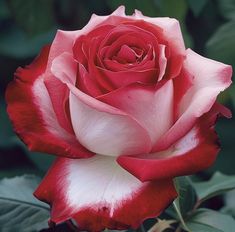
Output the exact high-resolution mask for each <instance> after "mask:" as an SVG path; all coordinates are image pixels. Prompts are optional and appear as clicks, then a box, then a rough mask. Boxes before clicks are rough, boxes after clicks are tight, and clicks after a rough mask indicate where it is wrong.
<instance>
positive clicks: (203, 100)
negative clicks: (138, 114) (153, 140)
mask: <svg viewBox="0 0 235 232" xmlns="http://www.w3.org/2000/svg"><path fill="white" fill-rule="evenodd" d="M184 68H185V70H186V71H187V72H189V74H190V75H192V76H193V77H194V79H193V84H192V85H193V87H192V88H190V90H189V91H187V93H186V94H185V95H184V96H183V98H182V100H181V102H180V104H179V109H178V112H179V115H180V117H179V119H178V120H177V121H176V123H175V124H174V126H173V127H172V128H171V129H170V130H169V131H168V132H167V133H166V134H165V135H164V136H163V137H162V138H161V139H160V140H159V141H158V143H157V144H156V146H155V148H154V150H155V151H157V150H163V149H166V148H168V147H169V146H170V145H171V144H173V143H174V142H175V141H177V140H178V139H179V138H181V137H182V136H183V135H185V133H187V131H189V130H190V128H192V126H193V124H194V123H195V121H196V120H197V118H199V117H200V116H201V115H203V114H204V113H206V112H208V111H209V110H210V109H211V107H212V105H213V104H214V103H215V101H216V97H217V95H218V94H219V93H220V92H222V91H224V90H225V89H226V88H228V86H229V85H230V84H231V76H232V68H231V66H229V65H225V64H223V63H220V62H217V61H213V60H210V59H207V58H204V57H202V56H200V55H198V54H197V53H195V52H193V51H192V50H190V49H188V50H187V57H186V60H185V63H184Z"/></svg>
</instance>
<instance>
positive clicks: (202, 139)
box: [117, 109, 219, 181]
mask: <svg viewBox="0 0 235 232" xmlns="http://www.w3.org/2000/svg"><path fill="white" fill-rule="evenodd" d="M218 113H219V112H218V111H217V109H215V110H214V109H213V110H212V111H211V112H209V113H207V114H206V115H205V116H203V117H202V118H200V119H199V121H198V122H197V123H196V125H195V126H194V127H193V128H192V129H191V130H190V131H189V132H188V133H187V134H186V135H185V136H184V137H183V138H181V139H180V140H179V141H178V142H177V143H175V144H174V145H173V146H171V147H170V148H169V149H167V150H165V151H162V152H156V153H153V154H146V155H139V156H122V157H119V158H118V160H117V161H118V163H119V164H120V165H121V166H122V167H123V168H125V169H126V170H127V171H129V172H130V173H132V174H133V175H134V176H136V177H137V178H138V179H140V180H141V181H149V180H160V179H164V178H173V177H176V176H182V175H191V174H194V173H195V172H198V171H201V170H204V169H206V168H208V167H209V166H211V165H212V163H213V162H214V161H215V159H216V156H217V154H218V152H219V146H218V137H217V135H216V133H215V131H214V124H215V120H216V118H217V115H218Z"/></svg>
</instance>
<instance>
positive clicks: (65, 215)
mask: <svg viewBox="0 0 235 232" xmlns="http://www.w3.org/2000/svg"><path fill="white" fill-rule="evenodd" d="M176 195H177V194H176V191H175V189H174V185H173V183H172V180H168V179H166V180H161V181H157V182H156V181H154V182H146V183H141V182H140V181H139V180H138V179H136V178H135V177H134V176H132V175H131V174H129V173H128V172H126V171H125V170H124V169H122V168H120V166H118V165H117V163H116V162H115V159H114V158H111V157H105V156H95V157H93V158H89V159H79V160H72V159H62V158H60V159H57V161H56V162H55V163H54V165H53V166H52V168H51V169H50V171H49V172H48V174H47V176H46V177H45V178H44V180H43V181H42V183H41V185H40V186H39V187H38V189H37V190H36V192H35V196H36V197H37V198H39V199H40V200H42V201H45V202H47V203H50V205H51V207H52V211H51V221H52V222H54V223H56V224H57V223H61V222H63V221H66V220H69V219H74V220H75V221H76V223H77V224H78V226H79V230H86V231H102V230H104V229H105V228H109V229H127V228H129V227H130V226H131V227H133V228H137V227H138V226H139V225H140V224H141V222H142V221H143V220H144V219H146V218H149V217H156V216H157V215H159V214H160V213H161V212H162V211H163V210H164V209H165V208H166V207H167V206H168V205H169V204H170V202H171V201H172V200H173V199H174V198H175V197H176Z"/></svg>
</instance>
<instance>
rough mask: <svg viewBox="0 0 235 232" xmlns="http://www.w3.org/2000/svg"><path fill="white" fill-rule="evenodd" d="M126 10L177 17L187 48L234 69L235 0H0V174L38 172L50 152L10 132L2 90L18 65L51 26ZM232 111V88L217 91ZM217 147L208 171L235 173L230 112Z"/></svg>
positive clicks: (45, 39)
mask: <svg viewBox="0 0 235 232" xmlns="http://www.w3.org/2000/svg"><path fill="white" fill-rule="evenodd" d="M121 4H123V5H125V6H126V13H128V14H132V13H133V10H134V9H135V8H136V9H139V10H141V11H142V12H143V13H144V14H145V15H148V16H169V17H174V18H177V19H178V20H179V21H180V24H181V28H182V32H183V35H184V39H185V43H186V47H190V48H192V49H193V50H195V51H196V52H198V53H199V54H201V55H203V56H206V57H210V58H212V59H215V60H218V61H221V62H224V63H227V64H231V65H233V69H234V70H235V0H197V1H195V0H146V1H143V0H125V1H124V0H123V1H121V0H103V1H97V0H84V1H83V0H0V178H3V177H13V176H16V175H22V174H25V173H28V174H36V175H37V176H40V177H42V176H43V175H44V174H45V172H46V170H47V169H48V168H49V166H50V164H51V162H52V161H53V156H51V155H47V154H39V153H35V152H29V151H28V150H27V148H26V147H25V145H24V144H23V143H22V142H21V141H20V140H19V139H18V138H17V136H16V135H15V134H14V132H13V130H12V127H11V124H10V122H9V119H8V116H7V113H6V103H5V101H4V92H5V89H6V86H7V84H8V83H9V82H10V81H11V80H12V79H13V74H14V72H15V70H16V68H17V67H18V66H22V67H23V66H25V65H27V64H29V63H30V62H31V61H32V60H33V58H34V57H35V56H36V55H37V54H38V53H39V51H40V49H41V47H42V46H43V45H45V44H48V43H51V41H52V39H53V37H54V35H55V33H56V30H57V29H63V30H76V29H81V28H82V27H83V26H84V25H86V23H87V22H88V20H89V18H90V16H91V14H92V13H95V14H98V15H103V14H110V13H111V12H112V11H113V10H115V9H116V7H117V6H119V5H121ZM219 101H220V102H222V103H223V104H225V105H226V106H228V107H229V108H230V109H231V110H232V111H233V114H234V111H235V110H234V109H235V87H234V86H232V87H230V89H229V90H227V91H226V92H225V93H223V94H222V95H220V96H219ZM217 132H218V134H219V137H220V140H221V144H222V150H221V152H220V155H219V157H218V159H217V161H216V163H215V165H214V166H213V167H212V168H210V169H209V170H207V171H205V172H203V173H199V174H198V176H199V177H200V178H202V179H208V178H209V177H210V175H211V174H212V173H213V172H214V171H215V170H220V171H221V172H223V173H226V174H235V117H234V118H233V119H230V120H226V119H220V120H219V122H218V125H217Z"/></svg>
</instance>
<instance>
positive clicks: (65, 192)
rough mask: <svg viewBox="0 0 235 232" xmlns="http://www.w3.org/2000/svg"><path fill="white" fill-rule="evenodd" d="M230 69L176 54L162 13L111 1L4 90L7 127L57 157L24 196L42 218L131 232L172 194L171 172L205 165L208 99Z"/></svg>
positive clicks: (172, 23)
mask: <svg viewBox="0 0 235 232" xmlns="http://www.w3.org/2000/svg"><path fill="white" fill-rule="evenodd" d="M231 75H232V69H231V66H228V65H225V64H222V63H220V62H216V61H213V60H210V59H207V58H204V57H202V56H200V55H198V54H197V53H195V52H193V51H192V50H190V49H185V46H184V41H183V38H182V34H181V30H180V26H179V23H178V21H177V20H175V19H172V18H149V17H146V16H143V15H142V14H141V12H139V11H135V13H134V14H133V15H132V16H127V15H125V12H124V7H119V8H118V9H117V10H116V11H115V12H114V13H112V14H111V15H109V16H97V15H93V16H92V17H91V20H90V21H89V23H88V24H87V25H86V26H85V27H84V28H83V29H82V30H78V31H58V32H57V34H56V37H55V39H54V41H53V42H52V44H51V45H50V46H47V47H45V48H44V49H43V50H42V52H41V54H40V55H39V56H38V57H37V59H36V60H35V61H34V62H33V63H32V64H31V65H29V66H27V67H26V68H24V69H23V68H19V69H18V70H17V71H16V74H15V76H16V78H15V80H14V81H13V82H12V83H10V85H9V87H8V89H7V94H6V98H7V102H8V112H9V115H10V118H11V120H12V122H13V125H14V128H15V131H16V132H17V133H18V134H19V136H20V137H21V139H22V140H23V141H24V142H25V143H26V144H27V145H28V147H29V149H30V150H33V151H41V152H46V153H51V154H54V155H57V156H59V157H58V158H57V160H56V161H55V163H54V164H53V166H52V167H51V169H50V170H49V172H48V174H47V175H46V177H45V178H44V180H43V181H42V183H41V185H40V186H39V187H38V189H37V190H36V192H35V196H36V197H38V198H39V199H41V200H43V201H45V202H48V203H49V204H50V205H51V221H52V222H54V223H60V222H62V221H65V220H68V219H71V218H73V219H74V220H75V221H76V222H77V223H78V225H79V226H80V228H82V229H86V230H90V231H99V230H102V229H104V228H113V229H124V228H128V227H130V226H131V227H133V228H135V227H137V226H139V224H140V223H141V222H142V221H143V220H144V219H146V218H149V217H155V216H157V215H159V214H160V213H161V212H162V211H163V210H164V209H165V208H166V207H167V206H168V205H169V204H170V203H171V202H172V200H173V199H174V198H175V197H176V196H177V193H176V191H175V188H174V185H173V178H174V177H176V176H181V175H189V174H192V173H195V172H197V171H200V170H203V169H205V168H207V167H209V166H210V165H211V164H212V163H213V162H214V160H215V158H216V155H217V153H218V151H219V146H218V143H217V136H216V133H215V131H214V124H215V120H216V118H217V116H218V115H219V114H223V115H225V116H227V117H230V111H229V110H227V109H226V108H225V107H223V106H221V105H220V104H218V103H216V97H217V95H218V94H219V93H220V92H221V91H223V90H225V89H226V88H227V87H228V86H229V85H230V84H231Z"/></svg>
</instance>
